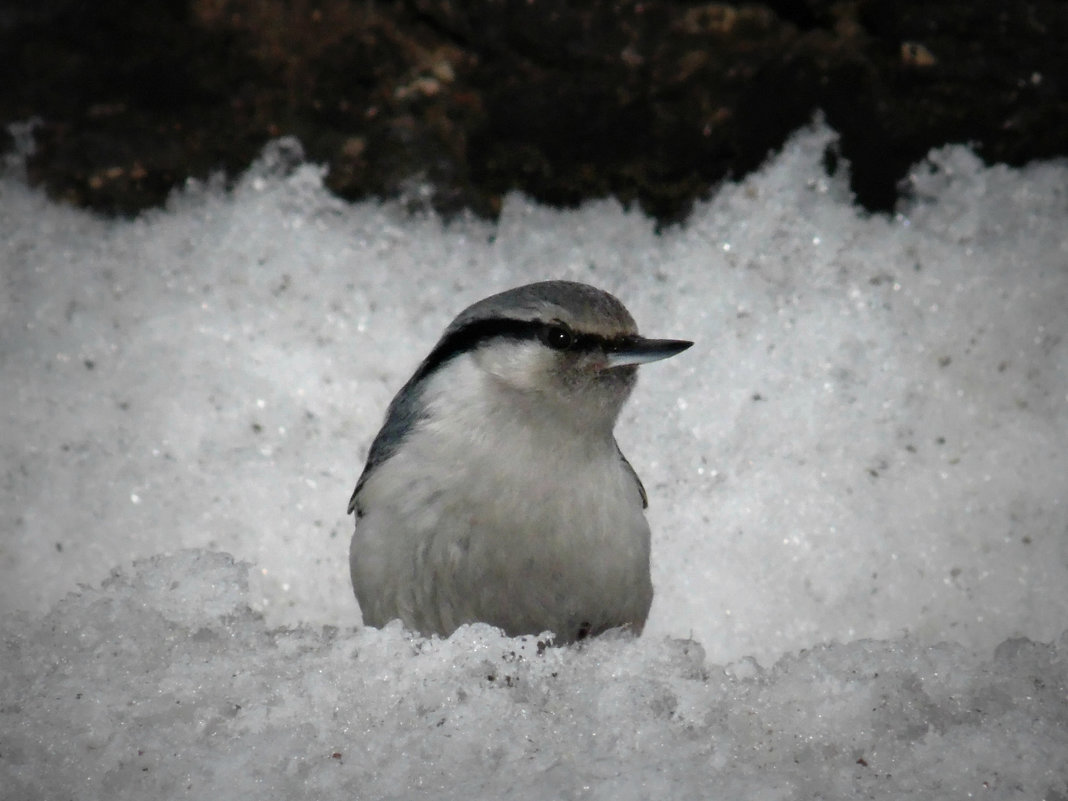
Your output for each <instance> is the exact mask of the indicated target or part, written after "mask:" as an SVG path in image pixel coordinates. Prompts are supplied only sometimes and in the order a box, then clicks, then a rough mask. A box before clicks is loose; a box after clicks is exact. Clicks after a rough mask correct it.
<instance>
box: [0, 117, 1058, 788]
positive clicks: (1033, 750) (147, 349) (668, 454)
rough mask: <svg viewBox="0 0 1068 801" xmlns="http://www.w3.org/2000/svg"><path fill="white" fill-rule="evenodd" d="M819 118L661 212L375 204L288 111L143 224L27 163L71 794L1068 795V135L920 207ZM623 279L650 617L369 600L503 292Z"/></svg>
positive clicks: (12, 511) (6, 551) (952, 172)
mask: <svg viewBox="0 0 1068 801" xmlns="http://www.w3.org/2000/svg"><path fill="white" fill-rule="evenodd" d="M833 139H834V135H833V132H831V131H829V130H827V129H826V128H825V127H824V126H823V125H822V124H819V123H816V124H814V125H813V126H811V127H810V128H808V129H805V130H803V131H799V132H798V133H797V134H796V136H795V137H794V138H793V139H792V140H791V141H790V143H789V144H788V145H787V146H786V147H785V148H784V150H783V152H782V153H780V154H778V155H776V156H775V157H773V158H772V159H771V160H770V161H769V163H768V164H767V165H766V166H765V168H764V169H763V170H762V171H761V172H759V173H758V174H755V175H753V176H751V177H749V178H747V179H746V180H745V181H742V182H741V183H738V184H731V185H725V186H723V187H721V188H720V189H719V190H718V191H717V192H716V193H715V195H714V196H713V197H712V198H711V199H710V200H709V201H708V202H707V203H704V204H701V205H700V206H699V207H698V208H697V209H695V211H694V213H693V215H692V218H691V219H690V221H689V222H687V223H686V224H685V225H682V226H678V227H673V228H669V229H666V230H664V231H661V232H659V233H658V232H657V231H656V229H655V226H654V224H653V223H652V222H651V221H650V220H648V219H646V218H645V217H644V216H642V215H641V214H640V213H638V212H636V211H628V210H624V209H622V208H621V207H620V206H619V205H618V204H616V203H614V202H611V201H602V202H594V203H588V204H586V205H585V206H583V207H582V208H580V209H578V210H575V211H569V212H561V211H554V210H550V209H546V208H543V207H540V206H537V205H536V204H533V203H531V202H529V201H528V200H526V199H524V198H522V197H518V196H514V197H510V198H508V200H507V202H506V203H505V207H504V210H503V213H502V216H501V219H500V221H499V222H497V223H495V224H491V223H487V222H485V221H479V220H475V219H467V218H464V219H460V220H455V221H453V222H451V223H444V222H442V221H441V220H439V219H438V218H436V217H434V216H432V215H419V214H416V215H415V216H410V215H408V214H407V213H405V212H404V211H403V210H402V205H401V204H392V203H387V204H373V203H362V204H358V205H350V204H346V203H343V202H341V201H339V200H337V199H334V198H331V197H330V196H329V195H328V194H327V193H326V192H325V191H324V189H323V188H322V183H321V177H322V172H321V170H320V169H319V168H318V167H316V166H314V165H309V164H306V163H304V162H303V160H302V159H301V157H300V154H299V148H297V147H296V146H295V144H294V143H292V142H286V141H282V142H278V143H275V144H274V145H272V146H271V147H269V148H268V150H267V151H266V152H265V153H264V157H263V159H262V160H261V161H260V162H259V163H258V164H257V165H256V166H255V167H253V168H252V169H251V170H250V171H249V172H248V173H247V174H245V175H244V176H242V177H241V178H240V179H239V180H238V181H237V183H236V184H235V185H234V186H232V187H227V186H225V185H224V184H223V183H222V182H221V181H218V182H212V183H209V184H208V185H200V184H190V185H189V186H188V187H186V188H185V189H184V190H183V191H182V192H180V193H177V194H175V196H174V197H173V198H172V199H171V201H170V204H169V206H168V208H167V209H165V210H162V211H159V212H150V213H146V214H144V215H141V216H140V217H138V218H137V219H135V220H132V221H110V220H104V219H101V218H98V217H95V216H93V215H90V214H87V213H84V212H82V211H78V210H74V209H71V208H68V207H65V206H62V205H58V204H56V203H53V202H51V201H49V200H47V199H45V198H44V197H43V195H41V194H40V193H39V192H37V191H36V190H32V189H29V188H27V187H26V185H25V182H24V181H23V179H22V178H21V176H20V175H19V174H18V168H17V166H16V165H15V162H14V161H9V163H8V166H7V169H6V173H5V174H4V175H3V177H2V178H0V265H2V279H3V284H4V286H3V291H2V294H0V304H2V306H0V377H2V386H3V389H4V391H3V393H2V394H0V419H2V421H3V434H2V436H0V449H2V451H0V453H2V462H0V464H2V470H3V472H2V480H0V571H2V574H0V575H2V581H0V604H2V608H3V610H4V612H5V614H4V617H3V622H2V623H0V787H3V788H5V790H4V792H3V796H4V797H5V798H8V797H10V798H12V799H23V798H25V799H35V798H65V797H77V798H82V799H95V798H101V799H103V798H107V799H115V798H146V797H150V798H203V797H220V798H227V799H230V798H256V799H268V800H270V799H283V798H285V799H292V798H324V797H343V796H354V797H360V798H418V797H433V798H457V799H459V798H464V799H468V798H495V797H502V796H508V797H514V798H520V799H522V798H579V797H583V798H612V799H628V798H667V797H676V798H681V797H697V796H700V797H715V798H740V797H745V798H752V799H778V798H803V797H824V798H837V797H875V798H895V799H896V798H903V797H922V798H934V797H954V798H961V797H967V796H971V795H979V796H983V797H992V798H994V797H996V798H1008V797H1013V798H1043V797H1045V798H1064V797H1066V796H1068V493H1066V491H1065V490H1066V487H1068V478H1066V476H1068V471H1066V461H1068V457H1066V456H1065V454H1066V453H1068V341H1066V337H1065V335H1066V333H1068V314H1066V313H1065V309H1068V234H1066V233H1065V231H1066V230H1068V225H1066V218H1068V165H1066V164H1064V163H1046V164H1036V165H1033V166H1030V167H1028V168H1025V169H1022V170H1012V169H1008V168H1005V167H984V166H983V165H982V164H981V163H980V162H979V161H978V159H977V158H976V157H975V156H974V154H972V153H971V152H969V151H968V150H967V149H965V148H961V147H951V148H945V149H943V150H939V151H936V152H933V153H932V154H931V155H930V157H929V159H928V160H927V161H926V162H925V163H923V164H920V165H917V167H916V168H915V170H914V171H913V174H912V176H911V179H910V183H911V200H909V201H908V202H906V203H903V204H902V206H901V208H900V209H899V213H898V214H897V215H895V216H894V217H892V218H888V217H883V216H869V215H866V214H864V213H863V212H861V211H860V210H859V209H858V208H857V207H856V206H855V205H854V204H853V203H852V201H851V198H850V197H849V195H848V191H847V188H846V187H847V183H848V182H847V179H846V177H845V175H844V174H842V172H841V171H840V172H839V174H836V175H834V176H827V175H826V174H824V172H823V171H822V169H821V161H822V160H821V157H822V155H823V152H824V150H825V149H826V148H827V147H828V146H832V145H833ZM545 278H569V279H574V280H582V281H586V282H589V283H593V284H596V285H598V286H601V287H603V288H605V289H608V290H610V291H612V292H613V293H614V294H616V295H617V296H618V297H620V298H621V299H622V300H623V301H624V302H625V303H626V304H627V306H628V307H629V308H630V310H631V312H632V313H633V314H634V316H635V318H636V319H637V320H638V322H639V325H640V326H641V327H642V330H643V332H644V333H646V334H648V335H650V336H657V337H676V338H686V339H693V340H695V341H696V343H697V344H696V345H695V346H694V347H693V348H692V349H691V350H690V351H687V352H686V353H684V354H682V355H680V356H678V357H675V358H673V359H671V360H669V361H667V362H663V363H661V364H656V365H649V366H647V367H643V368H642V382H641V383H640V385H639V388H638V390H637V392H636V393H635V396H634V398H633V399H632V401H631V403H630V404H629V405H628V407H627V408H626V409H625V411H624V414H623V417H622V419H621V421H620V426H619V429H618V435H619V439H620V442H621V444H622V446H623V450H624V452H626V453H627V455H628V457H629V458H630V461H631V462H632V463H633V464H634V466H635V468H636V469H637V471H638V473H639V474H640V475H641V476H642V478H643V480H644V482H645V485H646V487H647V489H648V490H649V495H650V509H649V516H650V522H651V525H652V528H653V582H654V586H655V588H656V598H655V600H654V603H653V611H652V615H651V617H650V621H649V625H648V626H647V628H646V632H645V634H644V635H643V636H642V637H641V638H639V639H637V640H635V639H632V638H628V637H626V636H613V635H608V636H605V637H602V638H600V639H597V640H595V641H592V642H589V643H586V644H582V645H580V646H575V647H569V648H545V647H543V646H542V645H540V644H539V641H538V639H537V638H525V639H508V638H504V637H502V636H501V635H500V634H499V633H498V632H496V631H495V630H493V629H491V628H489V627H487V626H472V627H466V628H464V629H461V630H460V631H459V632H457V633H456V634H455V635H454V636H453V637H451V638H449V639H447V640H441V639H436V638H435V639H423V638H418V637H414V636H412V635H410V634H408V633H406V632H404V631H403V630H402V629H401V628H400V627H399V626H398V625H396V624H393V625H391V626H388V627H386V628H385V629H383V630H374V629H363V628H361V627H360V625H359V624H360V619H359V612H358V608H357V606H356V603H355V601H354V599H353V596H352V591H351V588H350V587H349V586H348V566H347V557H346V552H347V547H348V538H349V535H350V531H351V526H352V520H351V518H349V517H347V516H346V515H345V505H346V502H347V500H348V497H349V494H350V493H351V490H352V486H353V485H354V483H355V480H356V478H357V477H358V475H359V472H360V469H361V468H362V464H363V459H364V458H365V456H366V452H367V448H368V446H369V444H370V441H371V438H372V437H373V436H374V433H375V432H376V431H377V428H378V426H379V424H380V422H381V418H382V415H383V413H384V411H385V407H386V405H387V404H388V402H389V400H390V398H391V397H392V395H393V393H394V392H395V391H396V390H397V388H398V387H399V386H400V385H401V384H402V383H403V381H404V380H405V379H406V378H407V376H408V375H409V374H410V373H411V371H412V370H413V369H414V367H415V365H416V364H417V363H418V361H419V360H420V358H421V357H422V356H423V355H424V354H425V352H426V351H427V350H428V349H429V347H430V346H431V345H432V344H433V342H434V341H435V340H436V338H437V336H438V335H439V334H440V332H441V330H442V328H444V326H445V325H446V324H447V323H448V322H449V320H451V319H452V317H453V316H454V315H455V314H456V313H457V312H458V311H459V310H460V309H462V308H463V307H464V306H466V305H467V304H468V303H470V302H472V301H474V300H477V299H478V298H480V297H483V296H485V295H488V294H490V293H492V292H495V291H499V290H501V289H505V288H507V287H510V286H515V285H518V284H521V283H525V282H528V281H533V280H541V279H545Z"/></svg>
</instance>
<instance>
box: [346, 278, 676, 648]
mask: <svg viewBox="0 0 1068 801" xmlns="http://www.w3.org/2000/svg"><path fill="white" fill-rule="evenodd" d="M692 344H693V343H692V342H689V341H685V340H674V339H646V338H643V337H642V336H640V335H639V334H638V328H637V325H636V323H635V321H634V318H633V317H632V316H631V315H630V313H629V312H628V311H627V309H626V308H625V307H624V305H623V304H622V303H621V302H620V301H619V300H618V299H617V298H616V297H614V296H613V295H611V294H609V293H608V292H605V291H603V290H601V289H597V288H596V287H593V286H590V285H588V284H584V283H578V282H574V281H563V280H551V281H541V282H538V283H532V284H527V285H525V286H520V287H516V288H514V289H509V290H507V291H504V292H500V293H499V294H495V295H492V296H490V297H487V298H485V299H483V300H480V301H478V302H476V303H474V304H473V305H471V306H469V307H467V308H466V309H464V310H463V311H462V312H460V314H459V315H458V316H457V317H456V318H455V319H454V320H453V321H452V322H451V323H450V324H449V325H448V326H447V327H446V329H445V331H444V333H443V334H442V335H441V338H440V339H439V340H438V342H437V344H436V345H435V346H434V347H433V349H432V350H431V351H430V353H429V355H428V356H427V357H426V358H425V359H423V361H422V363H421V364H420V365H419V366H418V368H417V369H416V370H415V373H414V374H413V375H412V376H411V378H410V379H408V381H407V383H405V384H404V386H403V387H402V388H401V390H400V391H399V392H398V393H397V395H396V396H395V397H394V398H393V401H392V402H391V403H390V405H389V408H388V410H387V412H386V415H385V421H384V424H383V425H382V428H381V430H380V431H379V432H378V435H377V436H376V437H375V438H374V440H373V442H372V444H371V448H370V451H369V452H368V456H367V462H366V465H365V467H364V470H363V473H362V474H361V476H360V478H359V480H358V482H357V484H356V488H355V490H354V491H353V493H352V497H351V499H350V501H349V504H348V512H349V513H350V514H352V513H354V514H355V532H354V534H353V536H352V540H351V545H350V549H349V569H350V574H351V579H352V586H353V589H354V592H355V595H356V600H357V602H358V604H359V606H360V611H361V613H362V615H363V621H364V624H365V625H368V626H372V627H375V628H381V627H383V626H385V625H386V624H387V623H389V622H390V621H392V620H394V619H400V621H401V622H402V623H403V625H404V627H405V628H407V629H409V630H411V631H413V632H416V633H419V634H422V635H426V636H432V635H439V636H441V637H448V636H449V635H450V634H452V633H453V632H454V631H455V630H456V629H457V628H459V627H460V626H462V625H464V624H467V623H476V622H481V623H488V624H491V625H493V626H496V627H497V628H499V629H501V630H502V631H503V632H504V633H505V634H506V635H508V636H513V637H514V636H520V635H535V636H536V635H540V634H544V633H546V632H551V634H552V639H551V642H553V643H554V644H567V643H573V642H576V641H579V640H583V639H585V638H586V637H590V636H593V635H596V634H600V633H603V632H605V631H607V630H610V629H617V628H625V629H629V630H630V631H631V632H633V633H634V634H635V635H638V634H640V633H641V631H642V629H643V627H644V625H645V621H646V619H647V617H648V614H649V608H650V605H651V604H652V598H653V587H652V581H651V576H650V570H649V558H650V530H649V524H648V522H647V521H646V518H645V509H646V507H647V506H648V497H647V495H646V491H645V488H644V487H643V486H642V483H641V480H640V479H639V478H638V475H637V473H636V472H635V471H634V468H633V467H631V464H630V462H628V461H627V459H626V457H625V456H624V455H623V453H622V451H621V450H620V448H619V445H618V443H617V442H616V439H615V435H614V427H615V423H616V420H617V419H618V417H619V414H620V411H621V409H622V408H623V405H624V403H625V401H626V400H627V398H628V396H629V395H630V394H631V391H632V389H633V388H634V385H635V382H636V380H637V366H638V365H640V364H643V363H646V362H652V361H657V360H660V359H666V358H668V357H670V356H674V355H676V354H678V353H681V352H682V351H684V350H686V349H687V348H689V347H690V346H691V345H692Z"/></svg>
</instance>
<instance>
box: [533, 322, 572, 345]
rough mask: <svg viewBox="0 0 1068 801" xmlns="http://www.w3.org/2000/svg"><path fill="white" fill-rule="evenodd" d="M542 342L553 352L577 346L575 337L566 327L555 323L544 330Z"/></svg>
mask: <svg viewBox="0 0 1068 801" xmlns="http://www.w3.org/2000/svg"><path fill="white" fill-rule="evenodd" d="M541 341H542V342H544V343H545V344H546V345H548V346H549V347H550V348H552V349H553V350H567V349H568V348H570V347H571V346H572V345H574V344H575V335H574V334H572V333H571V329H570V328H568V327H567V326H566V325H563V324H562V323H555V324H553V325H547V326H545V328H543V329H542V332H541Z"/></svg>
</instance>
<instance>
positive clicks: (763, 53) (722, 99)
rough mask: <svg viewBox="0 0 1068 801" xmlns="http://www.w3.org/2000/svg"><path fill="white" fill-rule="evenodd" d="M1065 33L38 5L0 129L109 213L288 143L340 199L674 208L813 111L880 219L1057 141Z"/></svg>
mask: <svg viewBox="0 0 1068 801" xmlns="http://www.w3.org/2000/svg"><path fill="white" fill-rule="evenodd" d="M1066 40H1068V4H1065V3H1063V2H1060V1H1059V0H1037V1H1036V2H1024V3H1013V4H1005V3H974V2H964V1H963V0H953V1H952V2H944V3H936V4H932V3H926V2H920V0H906V1H905V2H892V0H854V1H852V2H850V1H848V0H847V1H845V2H827V1H826V0H780V1H779V2H768V3H765V4H726V3H708V4H698V3H684V2H678V1H677V0H675V1H670V0H669V1H668V2H637V1H636V0H618V1H617V2H603V0H599V1H595V2H589V3H581V4H574V3H567V2H562V0H473V1H472V2H464V3H457V2H449V0H396V1H395V2H385V1H383V0H380V1H379V2H373V3H371V2H364V1H363V0H320V2H313V1H312V0H155V1H154V2H141V1H140V0H112V1H111V2H107V3H82V2H77V0H44V1H43V2H41V3H38V4H33V5H31V4H21V5H20V6H19V7H16V8H8V9H6V10H2V9H0V74H3V75H5V76H8V80H6V81H5V84H6V86H5V88H4V91H3V92H0V123H2V124H4V125H7V124H9V123H11V122H15V121H21V120H27V119H30V118H36V119H37V120H38V123H37V125H36V128H35V129H34V136H35V144H36V150H35V152H34V153H33V155H32V157H31V158H30V159H29V160H28V164H27V167H28V175H29V177H30V179H31V181H33V182H34V183H37V184H41V185H44V186H46V187H47V188H48V191H49V192H50V193H51V194H52V195H53V196H54V197H59V198H63V199H66V200H68V201H70V202H72V203H75V204H79V205H84V206H88V207H91V208H93V209H98V210H101V211H105V212H112V213H122V214H129V213H136V212H137V211H139V210H141V209H144V208H147V207H151V206H154V205H157V204H159V203H161V202H162V201H163V200H164V198H165V197H166V195H167V193H168V192H169V191H170V189H171V188H172V187H173V186H175V185H176V184H181V183H182V182H183V181H184V180H185V179H186V178H187V177H189V176H193V177H200V178H203V177H206V176H207V175H209V174H211V173H213V172H216V171H218V170H224V171H226V172H227V173H228V174H231V175H232V174H235V173H236V172H239V171H240V170H242V169H243V168H244V167H245V166H246V165H248V164H249V162H250V161H251V160H252V159H253V158H255V157H256V156H257V155H258V154H259V152H260V150H261V148H262V147H263V145H264V143H265V142H267V141H268V140H270V139H272V138H275V137H278V136H280V135H285V134H293V135H296V136H297V137H298V138H299V139H300V140H301V142H302V143H303V145H304V148H305V150H306V153H307V156H308V157H309V158H310V159H312V160H314V161H318V162H321V163H322V164H324V165H326V166H327V167H328V175H327V183H328V185H329V186H330V187H331V189H332V190H333V191H335V192H337V193H338V194H339V195H341V196H343V197H345V198H350V199H359V198H366V197H402V198H404V199H405V200H406V201H407V202H409V203H410V204H412V205H413V206H423V205H430V206H432V207H433V208H435V209H436V210H438V211H439V212H443V213H445V214H450V213H454V212H456V211H458V210H461V209H471V210H474V211H475V212H476V213H478V214H482V215H487V216H492V215H494V214H495V212H496V211H497V210H498V209H499V206H500V201H501V197H502V195H503V194H504V193H506V192H508V191H510V190H512V189H519V190H522V191H524V192H526V193H528V194H529V195H531V196H532V197H534V198H537V199H538V200H540V201H543V202H546V203H550V204H557V205H570V204H575V203H578V202H580V201H582V200H583V199H586V198H590V197H602V196H609V195H611V196H615V197H617V198H619V199H620V200H621V201H623V202H625V203H632V202H634V203H638V204H640V206H641V207H642V208H643V209H645V210H646V211H647V212H649V213H650V214H652V215H654V216H656V217H657V218H658V219H660V220H661V221H663V222H670V221H675V220H679V219H682V218H683V217H685V215H686V213H687V211H688V209H689V208H690V206H691V204H692V202H693V201H694V199H696V198H699V197H702V196H705V195H707V194H708V192H709V191H710V190H711V189H712V188H714V186H715V185H716V183H717V182H719V181H721V180H723V179H725V178H731V177H737V176H740V175H743V174H745V173H746V172H747V171H748V170H751V169H752V168H754V167H755V166H757V165H759V164H760V163H761V162H762V161H763V160H764V159H765V157H766V156H767V154H768V152H769V151H770V150H774V149H775V148H777V147H778V146H779V145H780V144H781V143H782V142H783V140H784V138H785V137H786V136H787V134H789V133H790V132H791V131H793V130H795V129H796V128H797V127H798V126H800V125H802V124H803V123H805V122H806V121H808V120H809V119H811V117H812V115H813V114H814V113H816V112H817V110H821V111H822V112H823V113H824V114H825V116H826V118H827V120H828V121H829V123H830V124H831V125H832V126H833V127H834V128H835V129H837V130H838V131H839V132H840V134H841V140H840V144H839V146H838V148H837V150H836V151H835V152H829V153H828V154H827V165H828V168H830V169H833V168H834V167H835V164H836V162H837V160H838V159H839V158H845V159H848V161H849V162H850V164H851V169H852V181H853V190H854V191H855V193H856V195H857V198H858V200H859V201H860V203H862V204H863V205H864V206H865V207H866V208H868V209H871V210H885V209H889V208H892V207H893V204H894V203H895V201H896V199H897V193H898V184H899V182H900V180H901V179H902V178H903V177H904V175H905V172H906V170H907V169H908V166H909V165H910V164H913V163H915V162H916V161H917V160H919V159H921V158H922V157H923V156H924V155H925V154H926V153H927V151H928V150H930V149H931V148H932V147H937V146H939V145H942V144H945V143H950V142H970V143H972V144H973V145H974V147H975V149H976V151H977V152H978V153H979V154H980V156H981V157H982V158H984V159H985V160H987V161H989V162H1005V163H1009V164H1014V165H1018V164H1022V163H1026V162H1028V161H1030V160H1032V159H1038V158H1049V157H1053V156H1058V155H1064V154H1065V153H1066V152H1068V87H1066V81H1068V78H1066V76H1068V48H1065V47H1064V46H1063V43H1064V42H1065V41H1066ZM11 146H12V140H11V137H10V136H7V137H6V138H5V139H4V140H3V141H0V147H5V148H7V149H10V147H11Z"/></svg>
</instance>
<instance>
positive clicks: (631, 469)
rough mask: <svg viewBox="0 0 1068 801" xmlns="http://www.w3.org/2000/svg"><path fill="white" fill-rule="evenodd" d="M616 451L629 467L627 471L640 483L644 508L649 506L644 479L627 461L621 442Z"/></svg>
mask: <svg viewBox="0 0 1068 801" xmlns="http://www.w3.org/2000/svg"><path fill="white" fill-rule="evenodd" d="M616 453H618V454H619V460H620V461H621V462H623V466H624V467H625V468H627V472H628V473H630V474H631V476H633V477H634V483H635V484H637V485H638V494H639V495H641V497H642V509H648V508H649V495H648V494H647V493H646V492H645V485H644V484H642V480H641V479H640V478H638V474H637V473H636V472H634V467H633V466H632V465H631V463H630V462H628V461H627V457H626V456H624V455H623V451H621V450H620V449H619V443H618V442H617V443H616Z"/></svg>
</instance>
